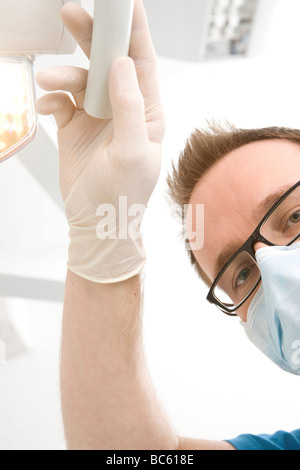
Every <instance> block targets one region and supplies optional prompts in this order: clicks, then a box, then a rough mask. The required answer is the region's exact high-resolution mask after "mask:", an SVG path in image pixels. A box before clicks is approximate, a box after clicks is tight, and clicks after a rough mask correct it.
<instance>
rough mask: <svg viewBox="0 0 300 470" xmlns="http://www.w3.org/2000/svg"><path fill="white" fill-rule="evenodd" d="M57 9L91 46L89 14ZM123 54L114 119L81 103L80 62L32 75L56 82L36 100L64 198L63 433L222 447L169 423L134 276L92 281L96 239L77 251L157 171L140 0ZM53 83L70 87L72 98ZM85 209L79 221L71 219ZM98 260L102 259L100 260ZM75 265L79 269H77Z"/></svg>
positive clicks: (82, 444) (114, 79)
mask: <svg viewBox="0 0 300 470" xmlns="http://www.w3.org/2000/svg"><path fill="white" fill-rule="evenodd" d="M63 19H64V22H65V24H66V26H67V27H68V29H69V30H70V31H71V33H72V34H73V35H74V37H75V38H76V40H77V41H78V43H79V45H80V46H81V48H82V49H83V50H84V52H85V53H86V54H87V56H89V54H90V46H91V32H92V19H91V18H90V17H89V15H87V13H86V12H84V10H82V9H81V8H80V7H79V6H77V5H74V4H73V5H72V4H67V5H66V6H65V7H64V9H63ZM130 55H131V59H126V58H122V59H120V60H118V61H116V63H115V64H114V66H113V67H112V71H111V76H110V96H111V101H112V108H113V115H114V118H113V122H112V123H111V122H110V123H107V122H106V121H100V120H95V119H92V118H90V117H89V116H88V115H86V113H85V112H84V110H83V99H84V92H85V87H86V79H87V72H86V71H84V70H82V69H76V68H58V69H55V70H54V71H51V72H50V73H46V74H45V73H42V74H41V75H39V76H38V77H37V79H38V82H39V85H40V86H41V87H42V88H44V89H45V90H47V91H52V92H53V93H51V94H50V95H45V96H44V97H43V98H41V99H40V100H39V102H38V103H37V110H38V112H40V113H41V114H53V115H54V117H55V119H56V122H57V126H58V141H59V150H60V179H61V192H62V196H63V199H64V201H66V200H67V201H68V204H67V209H68V210H67V217H68V220H69V223H70V227H71V231H70V239H71V250H70V255H71V258H72V259H71V263H70V265H71V268H72V269H70V268H69V271H68V274H67V279H66V286H65V302H64V317H63V336H62V350H61V398H62V411H63V420H64V427H65V433H66V438H67V442H68V446H69V448H70V449H87V450H89V449H109V450H111V449H115V450H124V449H156V450H159V449H169V450H176V449H178V450H179V449H191V448H193V449H200V448H201V449H202V448H208V449H211V448H215V449H221V448H222V449H223V448H228V447H229V446H228V444H225V443H213V442H206V441H190V440H187V439H180V438H178V437H177V436H176V434H175V432H174V430H173V429H172V428H171V426H170V424H169V422H168V419H167V417H166V416H165V414H164V410H163V409H162V408H161V406H160V404H159V402H158V399H157V397H156V394H155V391H154V387H153V384H152V382H151V378H150V377H149V374H148V370H147V367H146V362H145V359H144V352H143V343H142V333H141V329H142V297H143V295H142V287H141V280H140V276H139V275H135V276H132V277H130V278H128V279H127V280H124V281H122V282H114V283H101V282H97V279H94V278H95V273H96V275H97V271H95V272H93V276H92V273H89V272H88V269H89V267H90V266H91V265H93V267H94V264H95V263H94V261H95V257H96V258H97V256H98V252H99V251H101V247H100V248H99V250H98V248H97V249H94V248H95V246H94V245H93V247H92V249H91V250H89V252H92V253H93V256H92V258H90V259H89V262H88V263H86V262H85V261H86V260H85V259H84V257H85V253H86V251H87V250H86V246H89V248H90V245H89V244H90V243H91V239H93V238H95V233H94V232H95V225H94V224H95V220H94V218H95V217H94V214H95V212H96V208H97V206H98V205H99V203H101V202H103V203H106V202H109V203H114V201H115V200H116V198H117V197H118V196H119V195H123V194H126V195H127V196H128V197H129V200H130V199H131V200H132V202H136V203H141V202H142V203H143V204H144V205H146V204H147V201H148V199H149V197H150V195H151V193H152V191H153V189H154V187H155V184H156V181H157V179H158V176H159V169H160V158H161V143H162V139H163V135H164V116H163V112H162V106H161V101H160V94H159V89H158V80H157V74H156V58H155V53H154V50H153V46H152V43H151V40H150V35H149V31H148V27H147V21H146V16H145V12H144V9H143V6H142V2H141V0H136V3H135V14H134V22H133V31H132V41H131V50H130ZM133 64H134V66H135V67H133ZM57 90H63V91H67V92H69V93H71V94H72V95H73V98H74V101H72V100H70V98H69V96H68V95H66V94H65V93H62V92H57ZM111 127H112V128H113V132H111ZM115 175H117V176H118V177H117V179H116V178H114V184H112V183H111V180H112V178H113V177H114V176H115ZM120 181H121V183H122V186H121V187H118V182H120ZM133 182H134V184H133ZM86 188H88V189H89V194H88V195H87V191H86ZM82 212H83V217H82V218H83V221H84V224H82V225H80V226H78V220H79V222H80V223H81V219H80V216H81V213H82ZM70 221H71V222H70ZM74 221H75V222H74ZM76 224H77V225H76ZM89 224H91V225H89ZM74 230H75V235H76V236H75V237H74V238H75V240H76V243H75V245H74V241H72V236H73V233H74ZM86 230H87V233H88V237H87V238H86V239H85V238H84V233H85V231H86ZM82 234H83V242H82V240H81V236H82ZM85 241H86V243H85ZM94 242H95V241H92V243H94ZM124 243H126V242H124ZM98 246H99V245H97V247H98ZM74 247H75V248H74ZM123 248H124V247H123ZM121 251H122V250H121ZM124 251H125V252H126V245H125V250H124ZM117 252H118V253H120V250H117ZM114 253H115V252H114ZM125 254H126V253H125ZM76 256H77V257H79V258H80V262H78V259H75V258H76ZM106 261H107V262H110V259H108V260H106ZM121 264H122V263H121ZM99 266H100V267H101V269H102V267H103V264H102V263H100V265H98V267H99ZM104 266H105V263H104ZM111 268H114V266H111ZM81 269H82V270H83V271H84V273H78V272H76V271H77V270H81ZM80 274H82V275H80ZM89 274H91V276H89ZM89 277H93V279H94V280H91V279H88V278H89Z"/></svg>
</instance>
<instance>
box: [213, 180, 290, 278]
mask: <svg viewBox="0 0 300 470" xmlns="http://www.w3.org/2000/svg"><path fill="white" fill-rule="evenodd" d="M295 184H296V183H295ZM292 187H293V184H289V185H286V186H284V187H282V188H280V189H279V190H277V191H276V192H275V193H272V194H269V196H267V197H266V198H265V199H264V200H263V201H262V202H260V203H259V204H258V206H257V207H256V208H255V210H254V211H253V215H252V218H253V219H254V220H258V222H257V224H259V221H260V220H262V219H263V218H264V216H265V215H266V214H267V213H268V212H269V211H270V210H271V209H272V207H273V206H274V205H275V204H276V203H277V202H278V201H279V200H280V199H281V198H282V197H283V196H284V195H285V193H287V192H288V191H289V189H291V188H292ZM245 242H246V240H245ZM242 246H243V243H239V242H231V243H230V244H229V245H227V247H226V248H225V249H224V250H223V251H222V252H221V253H220V254H219V256H218V258H217V262H216V264H215V267H214V278H216V277H217V276H218V274H219V273H220V271H221V270H222V269H223V267H224V266H225V265H226V264H227V263H228V261H229V260H230V259H231V258H232V256H233V255H234V254H235V253H236V252H237V251H238V250H239V249H240V248H241V247H242Z"/></svg>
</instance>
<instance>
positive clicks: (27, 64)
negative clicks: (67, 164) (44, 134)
mask: <svg viewBox="0 0 300 470" xmlns="http://www.w3.org/2000/svg"><path fill="white" fill-rule="evenodd" d="M69 1H70V0H26V1H25V0H0V162H1V161H4V160H6V159H7V158H9V157H11V156H12V155H14V154H15V153H16V152H18V151H19V150H21V149H22V148H23V147H24V146H25V145H27V144H28V143H29V142H31V141H32V139H33V138H34V136H35V134H36V131H37V117H36V113H35V107H34V104H35V81H34V75H33V63H34V59H35V56H36V55H38V54H73V53H74V51H75V48H76V42H75V40H74V39H73V38H72V37H71V35H70V34H69V33H68V31H67V30H66V28H65V27H64V25H63V22H62V20H61V17H60V11H61V8H62V7H63V5H64V4H66V3H68V2H69ZM72 1H74V0H72ZM75 2H76V3H78V4H80V3H81V2H80V0H75Z"/></svg>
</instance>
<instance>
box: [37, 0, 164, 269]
mask: <svg viewBox="0 0 300 470" xmlns="http://www.w3.org/2000/svg"><path fill="white" fill-rule="evenodd" d="M62 19H63V21H64V24H65V26H66V27H67V28H68V30H69V31H70V32H71V34H72V35H73V36H74V38H75V39H76V41H77V42H78V44H79V45H80V47H81V48H82V50H83V51H84V53H85V54H86V55H87V57H90V51H91V39H92V18H91V17H90V16H89V15H88V14H87V12H86V11H85V10H83V9H82V8H81V7H80V6H79V5H77V4H73V3H68V4H67V5H65V6H64V8H63V9H62ZM87 77H88V72H87V71H86V70H83V69H80V68H76V67H57V68H55V69H54V70H52V71H49V72H41V73H39V74H38V76H37V83H38V85H39V86H40V87H41V88H43V89H44V90H46V91H51V92H54V93H51V94H47V95H45V96H43V97H42V98H40V99H39V100H38V102H37V103H36V109H37V112H38V113H40V114H45V115H48V114H53V115H54V117H55V120H56V123H57V126H58V143H59V155H60V187H61V194H62V197H63V200H64V202H65V206H66V215H67V218H68V221H69V223H70V225H71V226H73V228H74V227H75V225H76V227H77V229H78V230H79V228H80V229H82V226H83V225H84V226H85V227H86V225H87V224H88V225H90V227H89V228H90V229H91V228H92V230H94V229H95V227H94V224H95V216H96V210H97V207H99V205H100V204H113V205H115V206H116V205H117V203H118V198H119V196H127V198H128V204H135V203H138V204H144V205H145V206H146V205H147V203H148V201H149V198H150V196H151V194H152V192H153V190H154V188H155V186H156V183H157V180H158V177H159V173H160V168H161V144H162V140H163V136H164V131H165V122H164V114H163V109H162V105H161V98H160V91H159V86H158V79H157V70H156V56H155V52H154V49H153V45H152V42H151V38H150V34H149V29H148V25H147V19H146V15H145V11H144V7H143V5H142V1H141V0H136V2H135V9H134V18H133V28H132V37H131V46H130V57H129V58H125V57H124V58H120V59H118V60H117V61H116V62H115V63H114V64H113V66H112V69H111V73H110V79H109V91H110V98H111V103H112V108H113V119H112V120H110V121H107V120H98V119H95V118H92V117H90V116H89V115H88V114H87V113H86V112H85V111H84V107H83V103H84V96H85V88H86V83H87ZM57 90H63V91H66V92H69V93H71V95H72V96H73V99H74V102H73V101H72V100H71V98H70V97H69V95H68V94H67V93H63V92H57ZM74 103H75V104H74ZM71 235H72V234H71ZM76 236H77V235H76ZM89 236H90V235H89ZM71 243H72V239H71ZM82 243H83V242H82ZM97 249H99V247H98V248H97ZM79 274H80V273H79ZM85 274H86V273H85Z"/></svg>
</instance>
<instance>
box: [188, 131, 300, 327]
mask: <svg viewBox="0 0 300 470" xmlns="http://www.w3.org/2000/svg"><path fill="white" fill-rule="evenodd" d="M299 180H300V146H298V145H296V144H293V143H291V142H289V141H280V140H269V141H262V142H255V143H252V144H249V145H246V146H244V147H241V148H239V149H237V150H234V151H233V152H231V153H229V154H228V155H227V156H226V157H224V158H223V159H222V160H221V161H219V162H218V163H216V164H215V166H214V167H212V168H211V169H210V170H209V171H208V172H207V173H206V175H205V176H204V177H203V178H202V179H201V180H200V181H199V183H198V184H197V186H196V187H195V189H194V191H193V194H192V197H191V200H190V204H204V206H205V244H204V247H203V248H202V249H201V250H199V251H194V255H195V257H196V259H197V261H198V263H199V264H200V266H201V267H202V268H203V269H204V271H205V272H206V273H207V275H208V276H209V278H210V279H211V281H212V282H213V280H214V279H215V277H216V275H217V274H218V272H219V271H220V269H221V268H222V267H223V265H224V264H225V263H226V261H227V260H229V258H230V257H231V256H232V255H233V254H234V253H235V252H236V251H237V250H238V249H239V248H240V247H241V246H242V245H243V244H244V243H245V241H246V240H247V239H248V238H249V236H250V235H251V234H252V233H253V231H254V230H255V228H256V227H257V225H258V224H259V223H260V221H261V220H262V218H263V217H264V215H265V214H266V213H267V209H266V206H267V205H268V204H269V208H271V207H272V205H273V204H275V202H276V201H277V200H278V199H279V198H280V197H281V196H282V195H283V194H284V193H285V192H286V191H288V189H290V188H291V187H292V186H293V185H294V184H296V183H297V182H298V181H299ZM263 203H264V204H263ZM265 203H267V204H265ZM263 211H264V212H263ZM262 247H264V245H262V244H261V243H257V244H256V245H255V249H256V250H258V249H259V248H262ZM252 299H253V296H252V297H251V298H250V299H249V300H248V301H247V303H246V304H244V305H243V306H242V307H241V309H240V310H238V311H237V313H238V315H239V316H240V317H241V318H242V319H243V320H244V321H246V319H247V311H248V308H249V305H250V302H251V300H252Z"/></svg>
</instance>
